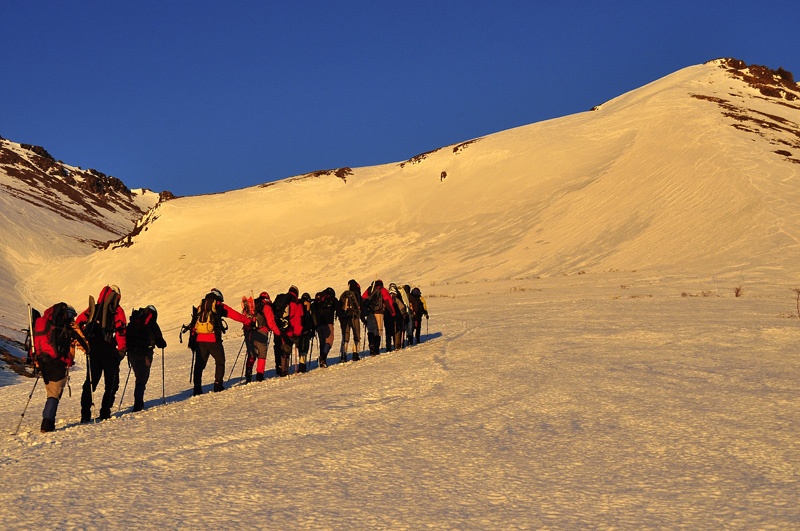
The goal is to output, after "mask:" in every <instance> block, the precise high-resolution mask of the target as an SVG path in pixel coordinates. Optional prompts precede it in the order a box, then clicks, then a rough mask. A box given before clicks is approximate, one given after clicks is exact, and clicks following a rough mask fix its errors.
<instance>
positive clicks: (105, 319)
mask: <svg viewBox="0 0 800 531" xmlns="http://www.w3.org/2000/svg"><path fill="white" fill-rule="evenodd" d="M89 306H90V307H92V306H93V310H91V311H90V315H89V320H88V321H87V323H86V337H87V339H88V338H94V339H103V340H104V341H105V342H106V343H113V342H114V333H115V332H116V317H117V307H118V306H119V293H118V292H117V291H115V290H114V289H112V288H111V286H106V287H104V288H103V289H102V291H100V296H99V297H98V299H97V304H95V305H92V301H91V300H90V301H89Z"/></svg>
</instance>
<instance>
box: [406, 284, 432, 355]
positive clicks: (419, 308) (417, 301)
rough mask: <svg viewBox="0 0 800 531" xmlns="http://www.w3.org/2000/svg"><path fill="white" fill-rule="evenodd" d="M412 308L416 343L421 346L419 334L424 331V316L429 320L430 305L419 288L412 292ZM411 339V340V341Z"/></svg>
mask: <svg viewBox="0 0 800 531" xmlns="http://www.w3.org/2000/svg"><path fill="white" fill-rule="evenodd" d="M411 307H412V309H413V312H414V336H415V338H414V343H415V344H419V333H420V330H421V329H422V316H423V315H424V316H425V319H426V320H427V319H428V305H427V304H426V303H425V298H424V297H423V296H422V292H421V291H420V290H419V288H414V289H412V290H411ZM410 339H411V338H409V340H410Z"/></svg>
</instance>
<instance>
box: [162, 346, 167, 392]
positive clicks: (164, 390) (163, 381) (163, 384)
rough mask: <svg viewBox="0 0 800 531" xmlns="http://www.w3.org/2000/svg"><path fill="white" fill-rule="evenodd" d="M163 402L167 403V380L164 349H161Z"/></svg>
mask: <svg viewBox="0 0 800 531" xmlns="http://www.w3.org/2000/svg"><path fill="white" fill-rule="evenodd" d="M161 403H162V404H166V403H167V392H166V382H165V377H164V349H163V348H162V349H161Z"/></svg>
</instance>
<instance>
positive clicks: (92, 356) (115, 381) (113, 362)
mask: <svg viewBox="0 0 800 531" xmlns="http://www.w3.org/2000/svg"><path fill="white" fill-rule="evenodd" d="M89 349H90V350H89V378H88V379H87V380H86V381H85V382H84V383H83V393H82V394H81V422H89V421H90V420H91V418H92V406H93V405H94V402H93V400H92V394H93V393H94V391H96V390H97V386H98V385H99V384H100V377H102V378H103V386H104V387H105V391H104V392H103V399H102V401H101V402H100V419H101V420H103V419H109V418H111V408H112V407H113V406H114V399H115V397H116V395H117V389H119V364H120V362H121V361H122V358H120V356H119V353H118V352H117V347H116V346H115V345H112V344H110V343H106V342H105V341H104V340H103V339H92V340H89Z"/></svg>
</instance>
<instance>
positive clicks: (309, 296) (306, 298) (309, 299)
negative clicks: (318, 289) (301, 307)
mask: <svg viewBox="0 0 800 531" xmlns="http://www.w3.org/2000/svg"><path fill="white" fill-rule="evenodd" d="M300 300H301V301H306V302H309V301H311V295H309V294H308V293H303V296H302V297H300Z"/></svg>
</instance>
